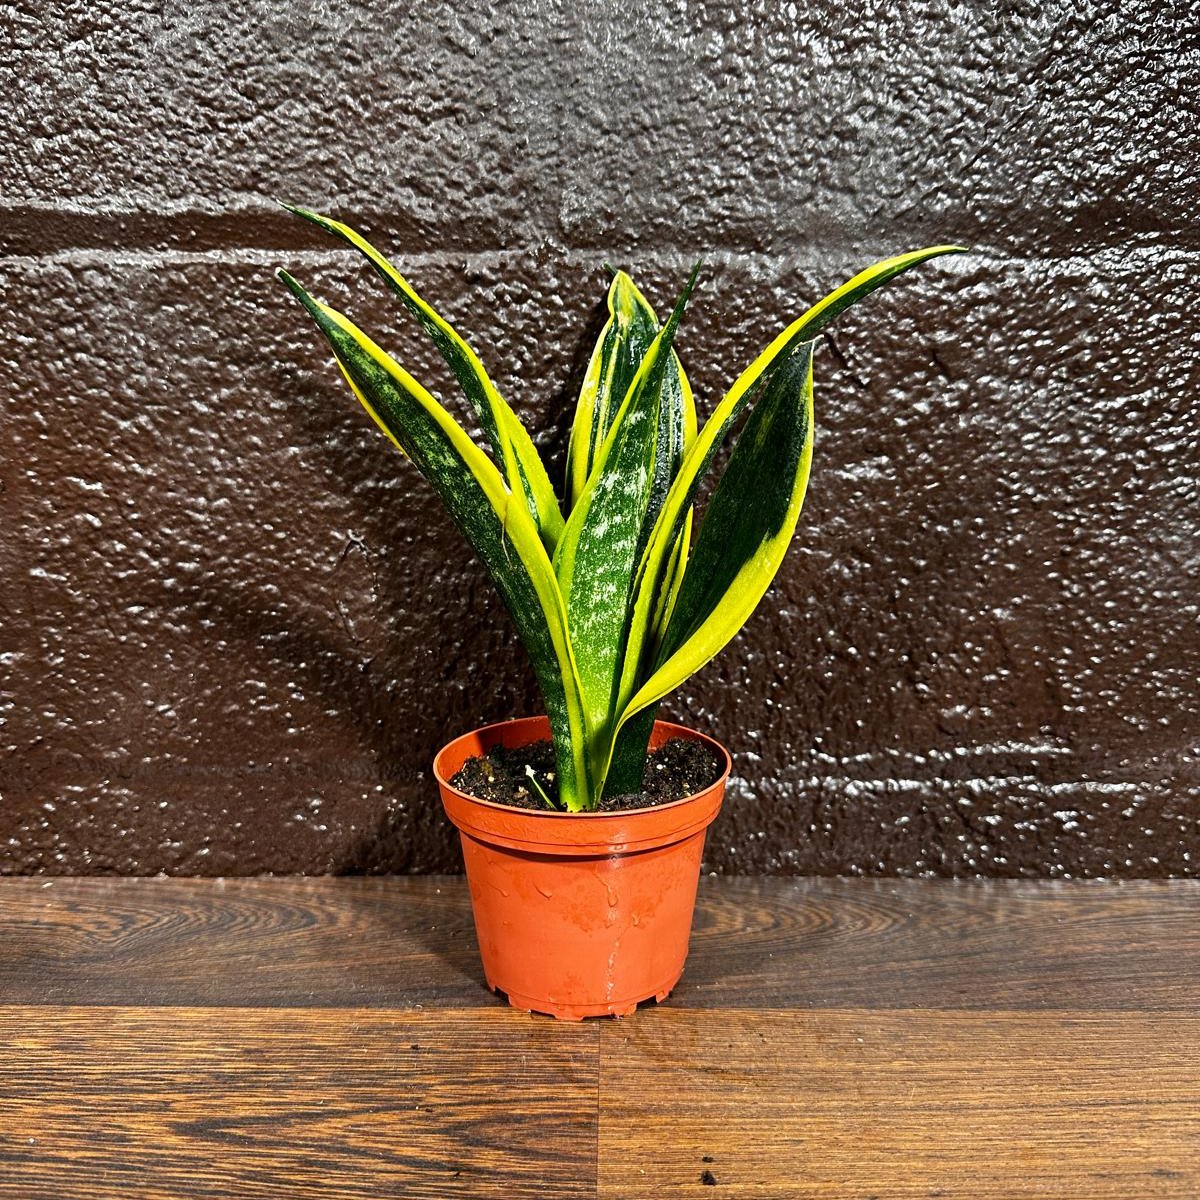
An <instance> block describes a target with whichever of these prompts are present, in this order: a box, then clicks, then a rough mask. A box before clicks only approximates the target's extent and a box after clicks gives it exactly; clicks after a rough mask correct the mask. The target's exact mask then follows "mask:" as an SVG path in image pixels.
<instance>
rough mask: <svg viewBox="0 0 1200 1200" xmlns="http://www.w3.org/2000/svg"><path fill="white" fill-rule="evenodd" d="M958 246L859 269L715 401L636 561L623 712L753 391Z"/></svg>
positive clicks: (621, 699) (620, 706)
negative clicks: (681, 548) (900, 279)
mask: <svg viewBox="0 0 1200 1200" xmlns="http://www.w3.org/2000/svg"><path fill="white" fill-rule="evenodd" d="M962 252H963V251H962V247H960V246H931V247H929V248H928V249H925V250H916V251H913V252H912V253H910V254H901V255H898V256H896V257H895V258H888V259H884V260H883V261H882V262H878V263H876V264H875V265H874V266H871V267H868V268H867V269H866V270H865V271H861V272H860V273H859V274H857V275H855V276H854V277H853V278H852V279H850V280H849V281H848V282H846V283H844V284H842V286H841V287H839V288H837V289H835V290H834V291H832V292H830V293H829V295H827V296H826V297H825V298H824V299H822V300H820V301H819V302H818V303H816V304H814V305H813V306H812V308H810V309H809V310H808V311H807V312H805V313H804V314H803V316H801V317H800V318H798V319H797V320H796V321H793V322H792V324H791V325H789V326H788V327H787V328H786V329H785V330H784V331H783V332H782V333H781V334H779V336H778V337H776V338H775V340H774V341H773V342H771V344H770V345H769V346H768V347H767V348H766V349H765V350H764V351H763V352H762V353H761V354H760V355H759V356H758V357H757V358H756V359H755V360H754V361H753V362H752V363H751V364H750V365H749V366H748V367H747V368H746V369H745V370H744V371H743V372H742V373H741V375H740V376H739V377H738V379H737V381H736V382H735V383H734V385H733V386H732V387H731V388H730V389H729V391H728V392H727V393H726V394H725V397H724V399H722V401H721V402H720V404H718V405H717V408H716V410H715V411H714V412H713V414H712V416H711V417H709V419H708V420H707V421H706V422H705V424H704V427H703V428H702V429H701V430H700V432H699V434H698V435H697V436H696V439H695V441H694V442H693V443H692V444H691V446H690V447H689V449H688V451H687V454H686V455H685V457H684V461H683V464H682V465H681V467H680V469H679V472H678V474H677V475H676V476H675V479H674V481H673V482H672V484H671V488H670V491H669V492H668V493H667V497H666V500H665V502H664V503H663V507H662V511H661V513H660V514H659V517H658V521H657V523H656V525H655V528H654V530H653V532H652V533H651V536H650V540H649V543H648V545H647V547H646V551H645V554H644V555H643V556H642V559H641V561H640V563H639V565H638V574H637V580H636V583H635V588H634V596H633V613H632V617H631V620H630V627H629V628H630V632H629V640H628V644H627V646H626V648H625V667H624V670H623V672H622V680H621V691H620V696H619V697H618V704H617V708H618V711H621V710H623V709H624V708H625V707H626V705H627V704H628V702H629V700H630V699H631V698H632V697H633V694H634V693H635V692H636V691H637V690H638V689H639V688H640V687H641V686H642V684H643V683H644V682H645V677H644V675H643V674H642V672H643V668H644V664H645V661H646V651H645V642H646V640H647V639H648V638H650V637H651V636H652V629H653V613H654V611H655V609H656V607H657V606H658V604H659V600H660V597H661V596H662V594H663V589H664V586H665V582H664V581H665V579H666V577H667V574H668V572H669V570H670V565H671V561H672V555H673V551H674V548H675V545H676V541H677V539H678V537H679V536H680V532H681V530H682V528H683V524H684V521H685V519H686V517H687V514H688V513H689V512H690V510H691V506H692V502H693V501H694V500H695V497H696V492H697V490H698V489H699V487H700V483H701V481H702V480H703V478H704V476H705V474H706V473H707V471H708V468H709V467H710V466H711V464H712V461H713V459H714V458H715V456H716V454H717V451H718V450H719V449H720V448H721V445H722V443H723V442H724V440H725V437H726V435H727V434H728V433H729V430H730V429H731V428H732V427H733V425H734V424H735V422H736V421H737V419H738V417H739V416H740V415H741V414H742V412H743V411H744V410H745V407H746V405H747V404H748V403H749V402H750V401H751V399H752V398H753V396H754V394H755V392H756V390H757V389H758V388H759V387H760V386H761V385H762V384H763V381H764V380H765V379H767V378H768V376H769V375H770V374H771V372H772V370H773V369H774V368H775V367H776V366H778V364H779V363H781V362H782V361H784V360H785V359H786V358H787V356H788V355H789V354H790V353H791V352H792V350H794V349H795V347H796V346H798V345H800V344H801V343H802V342H804V341H808V340H811V339H812V338H813V337H815V336H816V335H817V334H818V333H820V331H821V330H822V329H824V328H825V327H826V326H827V325H828V324H829V323H830V322H831V321H832V320H833V319H834V318H835V317H837V316H839V315H840V314H841V313H843V312H845V311H846V309H847V308H849V307H851V306H852V305H854V304H856V303H857V302H858V301H859V300H861V299H863V298H864V297H865V296H868V295H870V293H871V292H873V291H874V290H875V289H876V288H878V287H881V286H882V285H883V284H885V283H887V282H888V281H889V280H892V279H895V278H896V276H898V275H900V274H902V273H903V272H905V271H907V270H909V269H911V268H912V267H915V266H916V265H917V264H918V263H922V262H926V261H927V260H929V259H931V258H936V257H938V256H939V255H942V254H959V253H962Z"/></svg>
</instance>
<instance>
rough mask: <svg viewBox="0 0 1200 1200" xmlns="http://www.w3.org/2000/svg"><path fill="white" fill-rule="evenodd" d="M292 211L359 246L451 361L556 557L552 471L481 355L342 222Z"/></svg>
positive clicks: (558, 526) (559, 522) (558, 525)
mask: <svg viewBox="0 0 1200 1200" xmlns="http://www.w3.org/2000/svg"><path fill="white" fill-rule="evenodd" d="M284 208H286V209H287V210H288V211H289V212H293V213H295V214H296V215H297V216H300V217H303V218H304V219H305V220H306V221H311V222H312V223H313V224H314V225H316V226H318V227H319V228H321V229H324V230H325V231H326V232H327V233H331V234H333V236H334V237H336V238H339V239H340V240H341V241H343V242H345V243H346V244H347V245H350V246H353V247H354V249H355V250H357V251H358V252H359V253H360V254H361V255H362V256H363V257H364V258H365V259H366V260H367V261H368V262H369V263H370V264H371V266H372V267H374V269H375V270H376V272H377V273H378V274H379V275H380V276H381V278H382V279H383V280H384V281H385V282H386V283H387V285H388V287H389V288H391V290H392V291H393V292H395V293H396V295H397V296H399V297H400V300H401V302H402V303H403V304H404V306H405V308H407V309H408V311H409V312H410V313H412V315H413V316H414V317H415V318H416V319H417V322H418V324H420V326H421V328H422V329H424V330H425V332H426V333H427V334H428V335H429V337H430V339H431V340H432V341H433V344H434V345H435V346H436V347H437V349H438V351H439V352H440V353H441V355H442V357H443V358H444V359H445V360H446V363H447V364H448V365H449V367H450V370H451V371H452V372H453V373H454V377H455V378H456V379H457V380H458V383H459V386H460V387H461V388H462V390H463V394H464V395H465V396H466V398H467V400H468V401H469V402H470V404H471V407H472V408H473V409H474V410H475V414H476V416H477V417H478V418H479V422H480V424H481V425H482V426H483V430H484V432H485V433H486V434H487V437H488V441H489V442H490V443H491V446H492V450H493V452H494V453H495V455H496V458H497V461H498V462H499V463H501V465H502V466H503V469H504V474H505V477H506V478H507V479H508V484H509V488H510V489H511V490H512V491H514V492H516V493H518V494H520V495H521V496H523V498H524V500H525V503H526V505H527V507H528V509H529V512H530V515H531V516H532V517H533V519H534V522H535V524H536V525H537V528H538V531H539V533H540V534H541V537H542V540H543V541H544V542H545V543H546V545H547V548H548V549H549V550H550V551H551V553H553V550H554V546H555V544H556V543H557V541H558V538H559V535H560V534H561V533H562V527H563V517H562V511H561V510H560V508H559V505H558V500H557V498H556V497H555V495H554V488H553V486H552V485H551V483H550V478H549V476H548V475H547V474H546V468H545V466H544V465H543V463H542V460H541V458H540V457H539V456H538V452H537V448H536V447H535V446H534V444H533V441H532V439H531V438H530V436H529V434H528V432H527V431H526V429H525V427H524V425H522V424H521V422H520V419H519V418H518V417H517V415H516V413H514V412H513V410H512V408H511V407H510V406H509V404H508V402H507V401H506V400H505V399H504V397H503V396H501V395H500V393H499V392H498V391H497V390H496V387H495V385H494V384H493V383H492V381H491V379H490V378H489V376H488V373H487V371H485V370H484V367H483V364H482V363H481V362H480V360H479V357H478V355H477V354H476V353H475V351H474V350H472V349H471V347H470V346H469V345H468V344H467V343H466V342H465V341H464V340H463V339H462V338H461V337H460V336H459V335H458V333H457V332H455V330H454V329H453V327H452V326H451V325H450V324H449V322H447V321H446V320H444V319H443V318H442V317H441V316H440V315H439V314H438V313H437V312H436V311H435V310H434V308H433V307H432V306H431V305H430V304H428V303H426V301H424V300H423V299H422V298H421V297H420V296H419V295H418V294H417V292H416V290H415V289H414V288H413V287H412V285H411V284H410V283H409V282H408V280H407V279H405V278H404V276H403V275H401V274H400V272H399V271H397V270H396V268H395V267H393V266H392V264H391V263H390V262H388V260H387V259H386V258H384V256H383V255H382V254H380V253H379V251H378V250H376V249H375V247H374V246H372V245H371V243H370V242H368V241H367V240H366V238H364V237H363V236H362V235H361V234H359V233H357V232H356V231H355V230H353V229H351V228H350V226H349V225H345V224H343V223H342V222H341V221H335V220H333V219H332V218H330V217H323V216H321V215H320V214H319V213H315V212H313V211H311V210H310V209H307V208H298V207H296V206H294V205H290V204H285V205H284Z"/></svg>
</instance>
